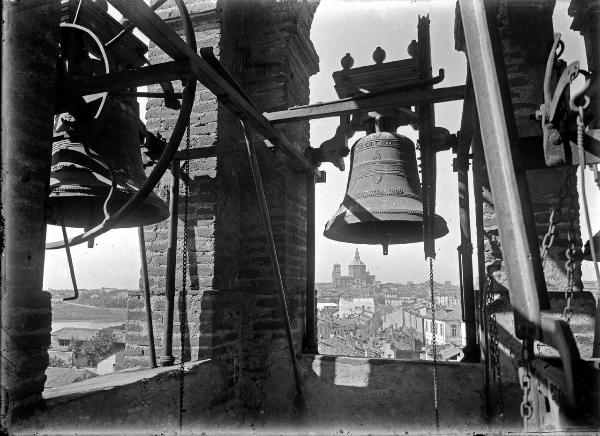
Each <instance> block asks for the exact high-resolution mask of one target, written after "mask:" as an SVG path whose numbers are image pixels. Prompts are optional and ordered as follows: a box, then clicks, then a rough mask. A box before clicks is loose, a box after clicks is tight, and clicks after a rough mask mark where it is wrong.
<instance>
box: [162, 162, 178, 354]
mask: <svg viewBox="0 0 600 436" xmlns="http://www.w3.org/2000/svg"><path fill="white" fill-rule="evenodd" d="M178 212H179V163H178V162H176V161H174V162H173V163H172V164H171V192H170V197H169V240H168V246H167V273H166V280H165V282H166V283H165V297H166V299H167V317H166V320H165V326H164V329H165V330H164V334H163V351H162V356H160V359H159V363H160V365H161V366H169V365H173V364H174V363H175V358H174V357H173V312H174V311H175V266H176V264H177V221H178V215H179V213H178Z"/></svg>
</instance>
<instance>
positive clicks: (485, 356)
mask: <svg viewBox="0 0 600 436" xmlns="http://www.w3.org/2000/svg"><path fill="white" fill-rule="evenodd" d="M471 148H472V152H473V198H474V200H475V229H476V236H477V277H478V286H479V293H478V295H479V311H478V313H479V347H480V353H479V356H480V359H481V363H482V367H483V380H484V383H483V390H484V397H485V414H486V416H488V415H489V413H490V409H491V404H490V368H489V365H488V362H489V350H490V345H489V336H488V328H487V327H488V326H487V310H486V304H485V302H486V298H487V295H486V270H485V242H484V239H485V234H484V227H483V184H484V178H485V174H486V171H485V156H484V155H483V145H482V143H481V132H480V130H479V119H478V117H477V111H475V112H474V113H473V138H472V141H471Z"/></svg>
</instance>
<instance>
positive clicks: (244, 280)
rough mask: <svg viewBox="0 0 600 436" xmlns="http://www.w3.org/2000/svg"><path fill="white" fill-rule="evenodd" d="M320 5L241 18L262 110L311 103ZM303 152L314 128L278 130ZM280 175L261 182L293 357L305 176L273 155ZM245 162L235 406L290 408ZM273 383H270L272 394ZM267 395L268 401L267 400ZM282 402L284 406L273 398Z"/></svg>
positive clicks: (265, 7) (262, 10) (302, 265)
mask: <svg viewBox="0 0 600 436" xmlns="http://www.w3.org/2000/svg"><path fill="white" fill-rule="evenodd" d="M315 9H316V3H312V4H311V3H307V2H296V1H293V2H275V1H263V2H260V3H256V4H254V5H252V7H248V8H247V9H246V13H245V15H244V29H243V31H244V52H245V54H246V58H245V65H244V76H243V80H244V87H245V89H246V90H247V91H248V93H249V94H250V96H251V97H252V98H253V100H254V101H255V102H256V104H257V105H258V106H259V107H260V108H261V109H262V110H265V111H275V110H282V109H286V108H288V107H291V106H295V105H303V104H308V102H309V77H310V76H311V75H312V74H315V73H316V72H317V71H318V64H317V62H318V58H317V56H316V53H315V50H314V47H313V46H312V43H311V42H310V37H309V31H310V25H311V22H312V17H313V14H314V11H315ZM281 130H282V131H283V134H284V135H285V136H286V137H287V138H289V139H290V140H291V141H292V143H293V144H294V145H296V146H297V147H298V149H299V150H303V149H304V148H305V147H308V146H309V123H308V122H306V121H305V122H300V123H290V124H286V125H285V126H283V127H282V129H281ZM274 160H275V162H274V164H275V165H274V166H275V171H273V173H272V174H271V175H267V177H265V180H264V184H265V190H266V195H267V201H268V205H269V211H270V214H271V221H272V225H273V232H274V237H275V244H276V246H277V251H278V255H279V261H280V263H281V269H282V275H283V280H284V286H285V290H286V296H287V304H288V310H289V315H290V320H291V327H292V333H293V338H294V344H295V347H296V351H297V352H299V351H300V350H301V344H302V338H303V329H304V317H305V313H306V307H305V291H306V274H307V265H306V217H307V211H306V204H307V191H306V174H304V173H299V172H295V171H294V170H293V169H292V168H291V167H290V166H289V165H286V160H287V159H286V158H285V157H284V156H283V153H276V154H275V159H274ZM249 180H250V173H249V171H248V166H247V165H246V163H245V161H244V167H243V171H242V172H241V174H240V182H241V185H240V188H241V189H243V193H244V194H243V196H242V198H243V203H242V212H243V213H244V220H243V222H242V229H241V235H243V236H242V239H241V247H240V249H241V263H240V276H241V283H240V289H241V291H242V307H243V310H242V313H243V314H244V317H243V319H242V359H243V360H242V365H241V374H242V376H241V377H240V380H239V382H238V383H237V386H236V389H237V394H238V395H237V400H238V403H237V404H238V405H239V406H240V407H242V408H244V410H247V411H249V412H259V413H260V411H261V410H264V408H265V407H267V404H268V407H269V410H273V408H276V407H278V406H279V407H286V406H288V407H289V401H287V400H289V398H290V395H291V396H293V394H294V379H293V372H292V367H291V363H290V358H289V355H288V350H287V343H286V340H285V331H284V326H283V322H282V317H281V312H280V305H279V301H278V298H277V296H276V287H275V283H274V280H273V270H272V267H271V264H270V261H269V254H268V250H267V242H266V237H265V232H264V229H263V223H262V220H261V218H260V215H259V207H258V201H257V198H256V194H255V193H254V187H253V186H252V185H251V184H250V183H248V181H249ZM270 383H273V385H272V386H271V388H269V385H270ZM266 392H269V396H268V395H267V394H266ZM275 393H277V395H281V396H282V398H281V400H279V399H276V398H275V397H274V396H273V395H275Z"/></svg>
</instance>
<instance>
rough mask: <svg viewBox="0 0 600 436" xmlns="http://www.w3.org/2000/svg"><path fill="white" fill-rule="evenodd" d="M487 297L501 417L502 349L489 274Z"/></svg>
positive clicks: (502, 404)
mask: <svg viewBox="0 0 600 436" xmlns="http://www.w3.org/2000/svg"><path fill="white" fill-rule="evenodd" d="M485 295H486V301H485V304H486V312H487V314H488V316H487V322H488V332H489V333H488V334H489V338H490V340H489V347H490V349H489V352H490V368H491V370H492V379H493V380H494V382H495V383H496V384H497V385H498V400H497V404H498V406H499V410H500V416H501V417H502V416H503V415H504V393H503V390H502V368H501V366H500V349H499V347H498V322H497V320H496V312H494V311H492V310H491V305H492V304H493V303H494V301H495V295H494V284H493V280H492V275H491V274H490V273H488V274H487V277H486V282H485Z"/></svg>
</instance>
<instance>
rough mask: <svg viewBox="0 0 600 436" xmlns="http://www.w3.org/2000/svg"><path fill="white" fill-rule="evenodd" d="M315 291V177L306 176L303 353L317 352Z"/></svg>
mask: <svg viewBox="0 0 600 436" xmlns="http://www.w3.org/2000/svg"><path fill="white" fill-rule="evenodd" d="M316 297H317V296H316V291H315V176H314V174H313V173H308V174H307V175H306V333H305V334H306V336H305V338H304V351H305V352H307V353H313V354H317V353H318V352H319V346H318V338H317V298H316Z"/></svg>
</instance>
